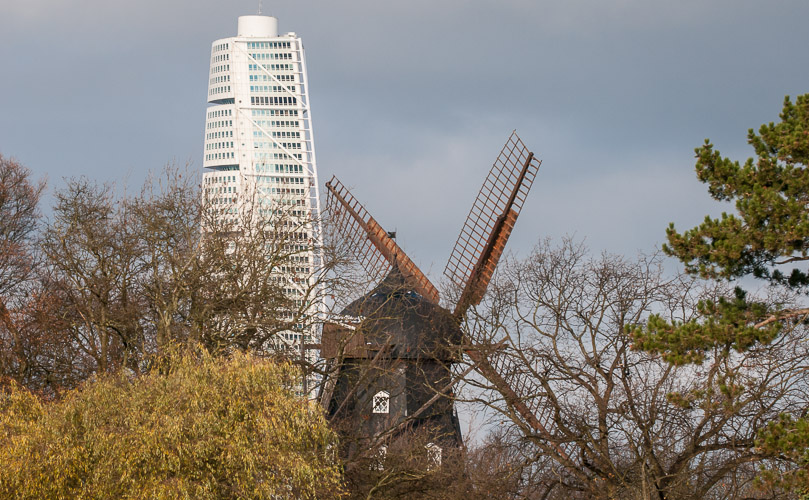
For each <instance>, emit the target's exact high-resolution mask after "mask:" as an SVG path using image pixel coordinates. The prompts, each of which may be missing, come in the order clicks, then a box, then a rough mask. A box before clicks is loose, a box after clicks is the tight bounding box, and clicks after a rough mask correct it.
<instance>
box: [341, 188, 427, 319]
mask: <svg viewBox="0 0 809 500" xmlns="http://www.w3.org/2000/svg"><path fill="white" fill-rule="evenodd" d="M326 189H327V191H328V201H327V206H328V211H329V213H330V214H331V217H332V218H333V221H334V224H335V228H336V230H337V231H339V232H340V234H342V235H343V236H344V237H345V238H346V243H347V244H348V246H349V248H350V249H351V252H352V253H353V254H354V256H355V257H356V258H357V260H358V261H359V263H360V265H361V266H362V267H363V269H365V272H366V273H368V276H369V277H370V278H371V279H373V280H374V281H378V280H379V279H380V278H381V277H383V276H385V275H386V274H387V273H388V271H390V269H391V267H392V266H393V265H396V266H397V267H398V268H399V271H400V272H401V273H402V274H403V275H404V276H405V278H406V279H407V282H408V284H409V285H410V286H412V287H413V288H414V289H415V291H416V292H418V293H419V294H420V295H422V296H423V297H424V298H426V299H427V300H429V301H430V302H432V303H434V304H437V303H438V300H439V296H438V290H437V289H436V288H435V286H433V284H432V283H431V282H430V280H429V279H428V278H427V276H425V275H424V273H422V272H421V270H420V269H419V268H418V267H417V266H416V264H415V263H414V262H413V261H412V260H410V258H409V257H408V256H407V255H406V254H405V253H404V251H403V250H402V249H401V248H400V247H399V245H397V244H396V241H394V239H393V238H391V236H390V234H389V233H388V232H387V231H385V230H384V229H383V228H382V226H380V225H379V223H378V222H376V220H375V219H374V218H373V217H371V214H369V213H368V211H367V210H366V209H365V207H363V206H362V204H361V203H360V202H359V201H357V199H356V198H354V196H353V195H352V194H351V192H350V191H349V190H348V188H346V187H345V186H344V185H343V184H342V183H341V182H340V181H339V180H337V178H336V177H332V179H331V180H330V181H329V182H327V183H326Z"/></svg>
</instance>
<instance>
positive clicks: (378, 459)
mask: <svg viewBox="0 0 809 500" xmlns="http://www.w3.org/2000/svg"><path fill="white" fill-rule="evenodd" d="M387 456H388V447H387V446H385V445H384V444H383V445H382V446H380V447H379V449H378V450H376V453H375V454H374V456H373V459H372V460H371V463H370V464H369V466H368V468H369V469H370V470H385V458H387Z"/></svg>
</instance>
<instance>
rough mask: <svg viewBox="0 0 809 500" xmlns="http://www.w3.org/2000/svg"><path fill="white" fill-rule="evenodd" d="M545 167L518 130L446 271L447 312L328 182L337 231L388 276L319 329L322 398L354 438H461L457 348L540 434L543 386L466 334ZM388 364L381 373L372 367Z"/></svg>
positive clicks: (385, 238)
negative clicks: (421, 429)
mask: <svg viewBox="0 0 809 500" xmlns="http://www.w3.org/2000/svg"><path fill="white" fill-rule="evenodd" d="M540 164H541V161H540V160H538V159H537V158H536V157H535V156H534V154H533V153H532V152H530V151H528V149H527V148H526V147H525V145H524V144H523V143H522V141H521V140H520V138H519V137H518V136H517V134H516V132H514V133H512V134H511V136H510V137H509V139H508V141H507V142H506V144H505V146H504V147H503V149H502V151H501V152H500V155H499V156H498V158H497V160H496V161H495V162H494V165H493V167H492V169H491V171H490V172H489V174H488V176H487V178H486V180H485V182H484V183H483V187H482V188H481V190H480V192H479V194H478V196H477V199H476V200H475V202H474V204H473V205H472V209H471V210H470V212H469V215H468V217H467V219H466V222H465V223H464V226H463V228H462V229H461V234H460V236H459V237H458V240H457V242H456V244H455V247H454V249H453V251H452V254H451V255H450V258H449V262H448V263H447V267H446V269H445V271H444V274H445V275H446V276H447V277H448V278H449V280H450V281H451V283H452V286H453V287H454V289H455V291H456V293H457V295H456V298H455V300H454V301H453V302H454V303H453V304H452V305H451V307H449V308H444V307H441V306H440V305H439V292H438V290H437V289H436V288H435V286H434V285H433V284H432V283H431V282H430V280H429V279H428V278H427V276H425V275H424V273H423V272H421V270H420V269H419V268H418V267H417V266H416V264H415V263H414V262H413V261H412V260H411V259H410V258H409V257H408V256H407V255H406V254H405V252H404V251H403V250H402V249H401V248H400V247H399V246H398V245H397V244H396V242H395V241H394V239H393V238H391V237H390V235H389V233H387V232H386V231H385V230H384V229H383V228H382V226H381V225H380V224H379V223H378V222H377V221H376V220H375V219H374V218H373V217H372V216H371V215H370V214H369V213H368V211H367V210H366V209H365V208H364V207H363V206H362V205H361V204H360V203H359V202H358V201H357V200H356V199H355V198H354V197H353V196H352V195H351V193H350V192H349V191H348V189H347V188H346V187H345V186H343V185H342V184H341V183H340V181H338V180H337V179H336V178H332V179H331V180H330V181H329V182H327V183H326V188H327V190H328V207H329V211H330V213H331V216H332V217H333V220H334V222H335V224H336V229H337V231H339V232H340V233H341V235H342V236H343V237H344V238H346V239H347V240H348V246H349V248H351V249H352V251H353V252H354V254H355V257H356V258H357V260H358V261H359V262H360V264H361V265H362V266H363V268H364V269H365V271H366V272H367V273H368V275H369V276H370V277H371V278H372V279H374V280H379V279H381V278H382V277H385V276H386V278H385V279H384V280H383V281H382V282H381V283H380V285H379V286H377V288H375V289H374V290H373V291H372V292H371V293H369V294H368V295H366V296H364V297H362V298H360V299H358V300H357V301H355V302H354V303H352V304H351V305H349V306H348V307H347V308H346V309H345V310H344V311H343V312H342V313H341V315H339V316H338V317H336V318H335V319H334V320H333V321H331V322H329V323H327V324H326V325H325V326H324V329H323V340H322V351H321V352H322V356H323V357H324V358H325V359H326V360H327V362H328V363H330V364H331V369H332V373H333V375H332V376H331V377H330V378H329V379H328V380H327V381H326V383H325V384H324V389H323V392H322V395H321V401H322V403H323V405H324V407H325V408H326V410H327V413H328V414H329V415H331V416H335V415H340V414H341V413H342V414H343V416H346V417H349V418H348V419H347V420H348V421H350V422H353V425H355V426H356V427H357V429H355V430H356V432H357V434H358V435H361V436H365V437H366V438H369V439H370V438H371V437H374V436H376V437H377V438H378V436H379V434H380V433H388V435H391V434H395V432H396V431H397V430H401V429H403V428H405V427H411V428H412V427H418V426H422V425H433V426H434V427H435V428H436V429H438V431H439V432H442V433H443V434H444V435H445V436H447V437H448V440H455V441H456V442H459V441H460V431H459V428H458V425H457V420H456V418H455V416H454V414H453V408H452V402H451V398H447V397H442V396H446V395H447V394H449V393H450V392H451V390H452V387H453V379H452V376H451V372H450V368H449V366H450V365H451V364H452V363H455V362H458V361H460V359H459V358H460V354H461V351H462V350H463V352H465V353H466V355H467V356H468V357H469V359H470V360H471V366H470V368H469V369H468V370H467V371H466V372H465V373H464V374H462V375H466V374H468V373H469V371H471V370H472V369H474V370H477V371H478V372H479V373H480V374H481V375H483V376H484V377H485V378H486V379H487V380H488V381H489V383H490V384H491V385H492V386H493V387H494V388H495V389H496V390H497V391H498V392H499V393H500V394H501V395H502V396H503V398H504V400H505V403H506V404H507V405H508V406H509V408H510V409H511V410H513V411H515V412H516V413H518V414H519V415H520V416H521V417H522V419H523V421H524V423H525V424H526V425H528V426H530V427H531V428H532V429H533V430H534V431H535V432H537V433H539V434H547V430H546V429H545V427H543V425H542V423H541V422H540V417H539V416H538V415H536V414H535V410H536V409H537V408H538V407H539V400H540V399H541V393H542V391H541V388H539V387H536V386H535V385H534V384H532V383H531V382H530V380H529V379H528V378H525V377H522V376H521V371H520V369H519V366H515V365H514V364H512V363H511V362H509V361H508V360H507V359H506V358H505V357H499V356H498V354H497V349H492V348H491V346H490V345H489V346H478V345H476V343H475V340H474V339H472V338H469V337H468V336H466V335H464V334H463V333H462V332H461V329H460V325H461V323H462V322H463V320H464V318H465V316H466V313H467V311H468V310H469V308H470V307H472V306H475V305H477V304H479V303H480V301H481V300H482V298H483V296H484V294H485V292H486V289H487V287H488V284H489V280H490V279H491V277H492V274H493V273H494V270H495V268H496V266H497V263H498V261H499V259H500V257H501V255H502V253H503V250H504V248H505V245H506V242H507V241H508V238H509V236H510V234H511V231H512V229H513V228H514V224H515V223H516V221H517V217H518V215H519V213H520V210H521V208H522V206H523V204H524V202H525V200H526V197H527V195H528V192H529V190H530V189H531V184H532V183H533V181H534V178H535V177H536V174H537V172H538V170H539V166H540ZM376 366H383V367H384V370H382V369H378V370H377V369H375V368H374V367H376Z"/></svg>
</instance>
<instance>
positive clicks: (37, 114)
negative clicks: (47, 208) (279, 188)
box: [0, 0, 809, 275]
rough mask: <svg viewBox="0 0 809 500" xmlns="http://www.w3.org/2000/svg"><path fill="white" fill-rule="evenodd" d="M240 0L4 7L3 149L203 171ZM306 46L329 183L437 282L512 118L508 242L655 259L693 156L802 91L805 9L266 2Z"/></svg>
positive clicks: (684, 198)
mask: <svg viewBox="0 0 809 500" xmlns="http://www.w3.org/2000/svg"><path fill="white" fill-rule="evenodd" d="M257 4H258V2H257V1H244V0H240V1H238V2H228V3H224V2H213V1H211V0H201V1H197V2H190V1H187V0H184V1H178V2H164V1H161V2H158V1H156V0H143V1H140V2H120V1H118V2H110V1H102V0H84V1H67V0H63V1H57V0H49V1H46V0H25V1H23V0H12V1H11V2H3V3H2V4H0V31H2V33H4V39H5V40H6V41H7V43H5V44H2V45H0V62H2V65H3V68H4V75H5V77H4V78H2V79H0V96H2V97H0V98H1V99H2V103H3V113H2V114H0V152H2V153H3V154H5V155H12V156H16V157H17V158H18V159H20V160H21V161H23V162H24V163H26V164H27V165H29V166H30V167H31V168H32V169H33V170H34V171H35V172H36V173H38V174H41V175H48V176H49V177H50V179H51V184H52V185H53V186H57V187H58V186H59V185H60V180H59V179H60V178H61V177H62V176H77V175H88V176H91V177H97V178H99V179H101V180H117V179H123V178H125V177H126V178H129V182H130V183H131V184H138V183H139V182H140V180H142V179H143V178H144V177H145V175H146V172H147V171H148V170H150V169H151V170H154V169H157V168H159V167H160V166H161V165H162V164H164V163H166V162H167V161H170V160H172V159H177V160H178V161H179V162H185V161H186V160H192V161H194V162H195V163H196V165H200V157H201V152H202V151H201V150H202V138H203V123H204V108H205V92H206V80H207V71H208V67H207V66H208V57H209V51H210V45H211V42H213V40H214V39H216V38H222V37H227V36H231V35H233V34H234V32H235V28H236V17H237V16H238V15H241V14H245V13H254V12H255V9H256V7H257ZM265 12H267V13H272V14H274V15H276V16H277V17H278V18H279V21H280V27H281V30H282V31H295V32H297V33H299V34H301V35H302V37H303V39H304V42H305V44H306V48H307V55H308V59H309V61H308V62H309V72H310V83H311V99H312V104H313V111H314V126H315V137H316V141H317V147H318V150H317V153H318V162H319V168H320V176H321V181H325V180H326V179H328V178H329V177H330V176H331V175H332V174H333V173H334V174H337V175H338V176H339V177H340V178H341V179H342V180H343V182H344V183H346V184H347V185H351V186H354V188H355V191H356V193H355V194H356V195H357V196H358V197H359V198H360V199H361V200H362V201H363V202H365V204H366V206H367V207H368V208H369V209H370V210H371V211H372V212H373V213H374V214H375V215H376V216H377V218H378V219H379V220H380V222H381V223H382V224H383V225H385V226H388V227H390V228H394V227H395V228H397V229H398V230H399V235H400V238H401V242H402V243H403V244H404V245H405V246H406V248H407V249H408V251H410V252H412V253H413V254H414V256H415V257H416V259H417V260H418V262H419V263H421V264H422V265H423V266H424V267H425V268H430V269H432V274H433V275H437V274H440V272H441V269H442V267H443V263H444V260H445V259H446V257H447V256H448V253H449V250H450V247H451V245H452V244H453V242H454V238H455V237H456V236H457V232H458V230H459V229H460V225H461V224H462V221H463V218H464V217H465V216H466V213H467V211H468V209H469V206H470V204H471V203H472V200H473V199H474V196H475V194H476V192H477V189H478V187H479V185H480V183H481V181H482V179H483V177H484V176H485V174H486V172H487V170H488V168H489V166H490V165H491V162H492V161H493V160H494V158H495V157H496V155H497V153H498V152H499V150H500V147H501V145H502V143H503V141H504V140H505V138H506V137H507V136H508V134H509V133H510V131H511V130H512V129H513V128H517V129H518V131H519V133H520V135H521V136H522V138H523V139H524V141H525V142H526V143H527V144H528V145H529V146H531V147H532V148H533V149H534V150H535V151H536V152H537V153H538V154H539V155H540V156H541V157H542V158H543V160H544V163H543V167H542V170H541V173H540V175H539V177H538V178H537V181H536V184H535V187H534V192H533V193H532V196H531V198H530V200H529V202H528V204H527V205H526V207H525V210H524V212H523V216H522V218H521V220H520V222H519V223H518V227H517V231H516V232H515V234H514V236H513V241H512V245H511V247H512V249H514V250H515V251H521V252H525V251H527V250H528V249H529V248H530V247H531V246H532V245H533V243H534V242H535V241H536V239H537V238H538V237H541V236H543V235H551V236H554V237H558V236H560V235H562V234H565V233H575V234H576V235H578V236H580V237H586V238H587V239H588V242H589V243H590V245H591V246H592V247H593V248H595V249H602V248H605V249H609V250H612V251H618V252H626V253H634V252H635V250H637V249H638V248H642V249H651V248H652V247H653V246H654V245H656V244H658V243H659V242H660V241H661V240H662V238H663V235H664V229H665V226H666V225H667V224H668V222H670V221H675V222H677V223H678V224H679V225H680V226H681V227H685V226H687V225H692V224H695V223H697V222H699V220H700V219H701V218H702V215H703V214H704V213H707V212H716V211H717V210H721V209H723V208H725V209H726V208H727V207H722V206H720V205H715V204H712V203H710V201H709V200H708V199H707V194H706V193H705V190H704V189H703V187H702V186H700V185H699V184H698V183H697V181H696V180H695V179H694V175H693V148H694V147H696V146H698V145H699V144H700V143H701V142H702V140H703V139H704V138H705V137H711V138H712V139H713V140H714V141H715V142H716V143H717V146H718V147H719V148H720V150H722V151H723V152H725V153H726V154H732V155H737V156H739V157H746V156H747V155H748V154H749V149H748V148H747V147H746V144H745V133H746V130H747V129H748V128H749V127H757V126H758V125H759V124H761V123H763V122H768V121H772V120H776V119H777V113H778V110H779V108H780V104H781V100H782V99H783V97H784V95H786V94H790V95H793V96H794V95H796V94H800V93H805V92H807V91H809V88H807V83H806V82H809V53H807V51H806V50H804V48H805V47H806V43H807V35H806V30H805V28H804V26H803V24H804V23H805V21H804V20H805V19H806V18H807V17H809V16H808V15H809V4H807V3H806V2H805V1H773V2H768V3H766V4H765V3H763V2H760V1H753V0H719V1H712V2H704V1H700V2H698V1H683V2H649V1H645V0H621V1H612V2H603V1H597V0H578V1H571V2H547V1H544V2H536V1H528V0H510V1H501V2H484V1H471V2H469V1H460V0H458V1H445V2H426V1H424V0H414V1H411V2H399V3H386V2H372V1H370V0H363V1H352V2H328V1H322V0H321V1H301V2H296V3H288V4H281V3H275V4H272V5H271V3H270V2H265Z"/></svg>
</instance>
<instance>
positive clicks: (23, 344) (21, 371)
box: [0, 155, 45, 381]
mask: <svg viewBox="0 0 809 500" xmlns="http://www.w3.org/2000/svg"><path fill="white" fill-rule="evenodd" d="M44 189H45V183H44V181H40V182H34V181H32V180H31V172H30V171H29V170H28V169H27V168H25V167H24V166H22V165H21V164H20V163H19V162H17V161H15V160H13V159H11V158H5V157H3V156H2V155H0V376H2V375H6V376H11V377H14V378H16V379H18V380H20V381H22V380H25V379H26V377H27V376H28V375H29V373H30V371H31V366H30V364H29V363H28V356H27V353H26V350H27V347H28V342H27V340H26V338H25V335H26V331H25V330H26V329H25V326H24V324H25V323H26V322H28V321H29V320H30V315H29V314H28V312H29V310H30V306H31V302H32V301H33V299H32V298H31V294H32V279H31V277H32V273H33V271H34V269H35V262H36V249H35V246H34V244H33V240H34V237H35V231H36V228H37V225H38V222H39V211H38V204H39V199H40V196H41V195H42V191H43V190H44Z"/></svg>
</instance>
